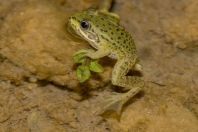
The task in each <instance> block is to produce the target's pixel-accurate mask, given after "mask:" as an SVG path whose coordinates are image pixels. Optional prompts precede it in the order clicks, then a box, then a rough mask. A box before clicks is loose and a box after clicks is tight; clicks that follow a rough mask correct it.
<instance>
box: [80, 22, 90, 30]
mask: <svg viewBox="0 0 198 132" xmlns="http://www.w3.org/2000/svg"><path fill="white" fill-rule="evenodd" d="M80 26H81V27H82V28H83V29H88V28H89V26H90V24H89V22H87V21H82V22H81V23H80Z"/></svg>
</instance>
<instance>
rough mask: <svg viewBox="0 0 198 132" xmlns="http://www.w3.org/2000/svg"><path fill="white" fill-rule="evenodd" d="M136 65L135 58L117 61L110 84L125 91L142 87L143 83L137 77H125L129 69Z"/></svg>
mask: <svg viewBox="0 0 198 132" xmlns="http://www.w3.org/2000/svg"><path fill="white" fill-rule="evenodd" d="M135 65H136V58H134V59H131V58H130V59H122V60H118V62H117V63H116V64H115V66H114V69H113V72H112V84H113V85H117V86H120V87H124V88H125V89H131V88H134V87H143V85H144V82H143V81H142V80H141V79H140V77H137V76H126V74H127V73H128V71H129V70H130V69H131V67H134V66H135Z"/></svg>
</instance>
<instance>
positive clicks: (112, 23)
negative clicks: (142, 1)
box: [68, 9, 145, 115]
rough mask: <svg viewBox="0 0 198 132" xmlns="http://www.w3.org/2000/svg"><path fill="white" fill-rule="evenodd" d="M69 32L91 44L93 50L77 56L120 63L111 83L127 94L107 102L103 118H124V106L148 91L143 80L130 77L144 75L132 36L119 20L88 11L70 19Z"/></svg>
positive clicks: (98, 11)
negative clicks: (135, 73) (109, 113)
mask: <svg viewBox="0 0 198 132" xmlns="http://www.w3.org/2000/svg"><path fill="white" fill-rule="evenodd" d="M68 28H69V29H70V30H72V32H73V33H75V35H78V36H79V37H80V38H82V39H84V40H85V41H87V42H88V43H89V44H90V46H91V47H92V48H90V49H81V50H80V51H78V52H77V54H81V53H84V55H85V56H86V57H88V58H91V59H100V58H103V57H105V56H108V57H110V58H112V59H116V60H117V61H116V63H115V65H114V67H113V70H112V75H111V82H112V84H113V85H114V86H118V87H120V88H121V89H123V91H125V92H124V93H123V92H122V93H116V94H115V95H112V96H111V97H108V98H106V99H104V100H106V101H104V104H102V105H101V106H102V108H101V110H100V112H97V113H98V114H99V115H102V114H104V113H105V112H107V111H112V112H115V113H116V114H117V115H120V114H121V111H122V109H123V107H124V105H125V104H126V103H127V102H128V101H129V100H130V99H131V98H132V97H134V96H135V95H136V94H137V93H139V92H140V91H141V90H142V88H143V87H144V84H145V83H144V80H143V79H142V78H141V77H139V76H129V75H127V74H128V72H129V71H130V70H135V71H139V72H142V66H141V65H140V61H139V57H138V55H137V49H136V45H135V43H134V40H133V38H132V36H131V34H130V33H129V32H128V31H126V29H125V28H124V27H123V26H122V25H121V24H120V19H119V16H118V15H117V14H115V13H112V12H108V11H105V10H96V9H88V10H84V11H81V12H77V13H75V14H73V15H72V16H70V17H69V19H68Z"/></svg>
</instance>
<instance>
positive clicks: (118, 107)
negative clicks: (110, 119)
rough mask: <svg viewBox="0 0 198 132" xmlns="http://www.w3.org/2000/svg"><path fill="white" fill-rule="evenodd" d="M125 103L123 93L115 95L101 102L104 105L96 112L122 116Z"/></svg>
mask: <svg viewBox="0 0 198 132" xmlns="http://www.w3.org/2000/svg"><path fill="white" fill-rule="evenodd" d="M124 103H125V102H124V101H123V99H122V96H121V95H113V96H112V97H109V98H108V99H107V100H106V101H105V102H104V103H102V104H101V106H102V107H101V109H100V111H97V113H96V114H97V115H101V116H103V115H107V114H108V115H111V114H112V115H116V116H120V114H121V112H122V107H123V105H124Z"/></svg>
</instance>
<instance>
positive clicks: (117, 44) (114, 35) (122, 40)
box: [92, 15, 136, 56]
mask: <svg viewBox="0 0 198 132" xmlns="http://www.w3.org/2000/svg"><path fill="white" fill-rule="evenodd" d="M94 17H95V18H93V19H92V20H93V21H94V26H95V28H94V30H96V31H94V32H99V33H98V35H99V37H100V38H101V40H104V41H107V46H108V47H109V48H110V49H111V50H112V52H114V53H116V54H118V55H119V56H130V55H131V54H132V55H133V54H136V47H135V44H134V40H133V38H132V36H131V35H130V34H129V33H128V32H127V31H126V30H125V29H124V27H122V26H120V25H119V24H118V23H117V22H116V21H112V20H110V19H109V18H108V16H107V17H106V16H103V15H98V16H94Z"/></svg>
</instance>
